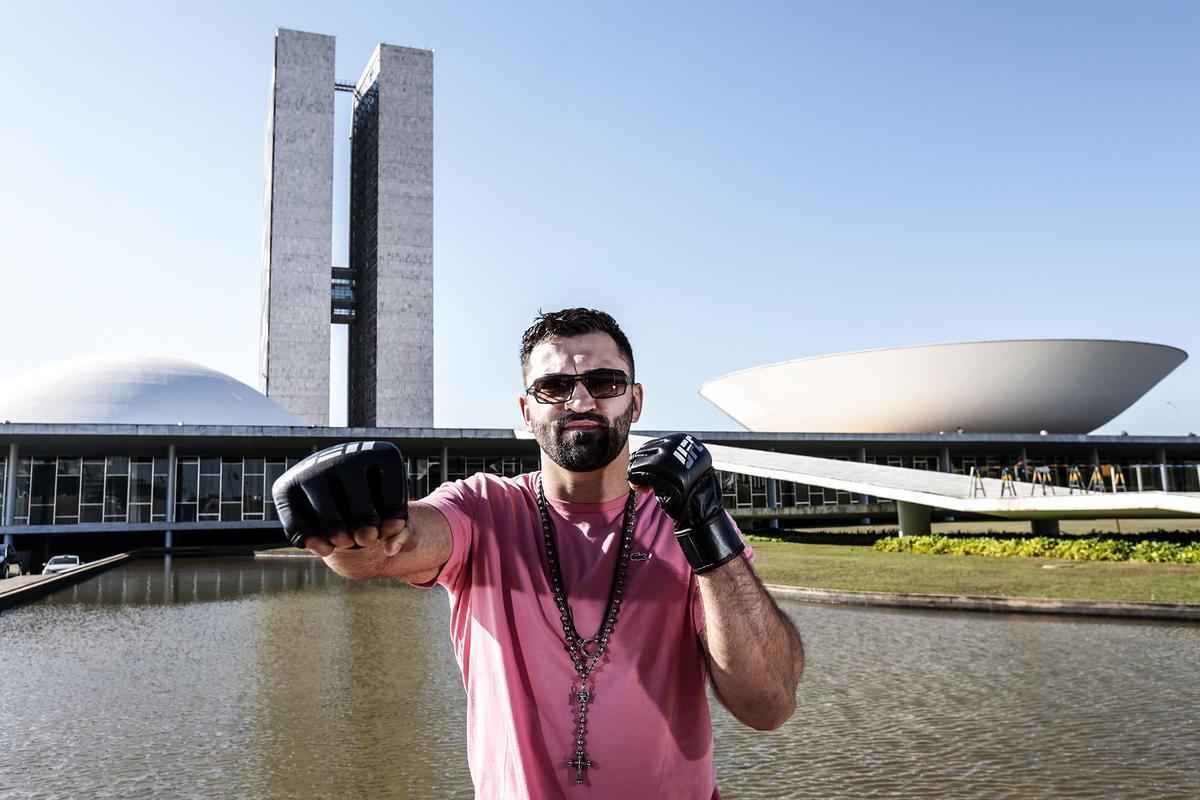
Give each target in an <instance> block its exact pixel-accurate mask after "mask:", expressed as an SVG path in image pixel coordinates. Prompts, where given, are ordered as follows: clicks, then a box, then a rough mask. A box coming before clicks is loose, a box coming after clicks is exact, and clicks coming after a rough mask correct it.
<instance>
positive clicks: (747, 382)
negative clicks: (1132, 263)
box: [700, 339, 1187, 433]
mask: <svg viewBox="0 0 1200 800" xmlns="http://www.w3.org/2000/svg"><path fill="white" fill-rule="evenodd" d="M1185 360H1187V353H1185V352H1184V351H1183V350H1180V349H1179V348H1176V347H1168V346H1166V345H1161V344H1147V343H1144V342H1121V341H1108V340H1100V339H1030V340H1020V341H996V342H964V343H957V344H939V345H927V346H923V347H895V348H887V349H882V350H865V351H862V352H858V353H839V354H836V355H828V356H817V357H814V358H802V359H798V360H796V361H786V362H782V363H779V364H768V365H766V366H761V367H753V368H751V369H745V370H741V371H738V372H732V373H730V374H728V375H724V376H722V377H720V378H717V379H716V380H712V381H709V382H708V383H705V384H704V385H703V386H701V387H700V394H701V395H703V396H704V397H705V398H706V399H708V400H709V401H711V402H712V403H714V404H715V405H716V406H717V407H718V408H720V409H721V410H722V411H724V412H725V413H726V414H728V415H729V416H731V417H733V418H734V419H735V420H737V421H738V422H740V423H741V424H742V425H744V426H745V427H746V428H747V429H749V430H752V431H778V432H784V431H793V432H811V433H931V432H937V431H946V432H950V431H954V430H955V429H957V428H960V427H961V428H963V429H964V430H965V431H967V432H970V433H1034V432H1037V431H1042V430H1045V431H1048V432H1050V433H1088V432H1090V431H1093V430H1095V429H1096V428H1098V427H1100V426H1101V425H1103V424H1104V423H1106V422H1108V421H1109V420H1111V419H1112V418H1113V417H1115V416H1117V415H1118V414H1120V413H1121V412H1122V411H1124V410H1125V409H1126V408H1128V407H1129V406H1131V405H1132V404H1133V403H1134V401H1136V400H1137V399H1138V398H1139V397H1141V396H1142V395H1143V394H1145V393H1146V392H1147V391H1149V390H1150V388H1151V387H1153V386H1154V385H1155V384H1156V383H1158V382H1159V381H1161V380H1162V379H1163V378H1165V377H1166V376H1167V374H1168V373H1170V372H1171V371H1172V370H1174V369H1175V368H1176V367H1178V366H1179V365H1180V364H1182V363H1183V362H1184V361H1185Z"/></svg>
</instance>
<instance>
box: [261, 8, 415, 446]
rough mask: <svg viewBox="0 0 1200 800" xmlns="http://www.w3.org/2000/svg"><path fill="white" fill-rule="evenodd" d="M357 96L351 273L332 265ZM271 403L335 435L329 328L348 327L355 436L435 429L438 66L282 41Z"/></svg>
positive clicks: (267, 344) (400, 50) (267, 246)
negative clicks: (342, 135)
mask: <svg viewBox="0 0 1200 800" xmlns="http://www.w3.org/2000/svg"><path fill="white" fill-rule="evenodd" d="M338 91H343V92H352V93H353V101H352V102H353V105H352V108H353V116H352V122H351V138H350V192H349V195H350V214H349V250H350V259H349V262H350V263H349V264H348V265H337V264H334V263H333V260H332V251H333V219H334V213H333V211H334V209H333V180H334V174H333V173H334V94H335V92H338ZM266 206H267V208H266V230H265V234H264V237H263V247H264V253H263V261H264V272H263V285H262V319H261V331H260V339H259V389H260V390H262V391H263V393H264V394H266V395H267V396H268V397H270V398H272V399H273V400H275V401H277V402H278V403H280V404H281V405H282V406H283V407H284V408H286V409H287V410H288V411H290V412H291V413H292V414H294V415H296V416H297V417H299V418H301V419H303V420H304V421H305V423H307V424H309V425H320V426H325V425H328V424H329V372H330V366H329V364H330V329H329V325H330V323H331V322H332V323H334V324H345V325H349V326H350V331H349V333H350V335H349V342H350V346H349V354H348V364H347V369H348V373H349V374H348V381H347V383H348V390H349V403H348V423H349V425H351V426H364V427H432V426H433V53H432V51H429V50H417V49H413V48H410V47H395V46H392V45H387V44H380V45H379V46H377V47H376V48H375V52H374V53H373V54H372V56H371V59H370V61H368V62H367V66H366V68H365V69H364V70H363V72H362V75H361V76H360V77H359V79H358V81H357V82H356V83H354V84H353V85H350V84H347V83H339V82H338V80H337V78H336V76H335V75H334V37H332V36H323V35H320V34H314V33H302V32H299V31H291V30H284V29H280V30H279V31H278V32H277V33H276V36H275V69H274V80H273V82H272V92H271V107H270V111H269V116H268V122H267V191H266Z"/></svg>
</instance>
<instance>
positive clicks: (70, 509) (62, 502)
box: [54, 475, 79, 518]
mask: <svg viewBox="0 0 1200 800" xmlns="http://www.w3.org/2000/svg"><path fill="white" fill-rule="evenodd" d="M54 516H55V517H56V518H57V517H78V516H79V476H78V475H60V476H59V477H58V490H57V497H56V499H55V506H54Z"/></svg>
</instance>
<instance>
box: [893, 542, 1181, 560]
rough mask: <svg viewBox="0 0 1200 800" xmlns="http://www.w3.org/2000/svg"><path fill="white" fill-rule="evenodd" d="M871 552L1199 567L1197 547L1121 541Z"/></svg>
mask: <svg viewBox="0 0 1200 800" xmlns="http://www.w3.org/2000/svg"><path fill="white" fill-rule="evenodd" d="M875 549H876V550H879V551H882V552H885V553H925V554H929V555H956V556H998V557H1011V556H1021V557H1025V558H1061V559H1067V560H1070V561H1149V562H1155V563H1161V564H1200V543H1195V542H1194V543H1192V544H1174V543H1172V542H1156V541H1149V540H1143V541H1138V542H1134V541H1128V540H1124V539H1097V538H1079V539H1054V538H1050V537H1047V536H1035V537H1032V538H1027V539H993V538H951V537H948V536H937V535H933V536H897V537H892V538H888V539H880V540H879V541H877V542H876V543H875Z"/></svg>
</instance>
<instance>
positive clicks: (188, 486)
mask: <svg viewBox="0 0 1200 800" xmlns="http://www.w3.org/2000/svg"><path fill="white" fill-rule="evenodd" d="M176 472H177V473H178V476H177V478H176V486H175V499H176V500H177V501H178V502H181V503H194V502H196V481H197V480H199V478H200V464H199V462H197V461H193V462H191V463H189V464H183V463H181V464H179V468H178V469H177V470H176Z"/></svg>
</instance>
